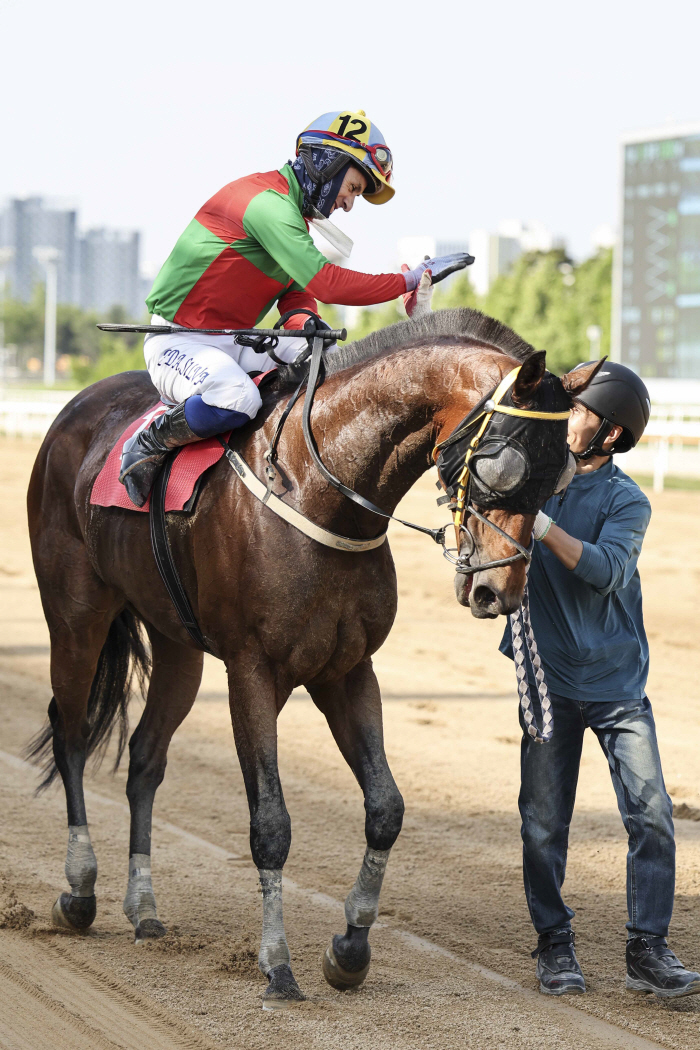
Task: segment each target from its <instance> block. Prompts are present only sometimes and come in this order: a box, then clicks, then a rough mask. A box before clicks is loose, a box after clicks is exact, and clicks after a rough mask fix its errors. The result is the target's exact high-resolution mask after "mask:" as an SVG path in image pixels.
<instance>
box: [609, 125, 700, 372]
mask: <svg viewBox="0 0 700 1050" xmlns="http://www.w3.org/2000/svg"><path fill="white" fill-rule="evenodd" d="M620 181H621V196H622V202H621V208H620V211H621V216H620V217H621V230H620V237H619V242H618V249H617V251H616V253H615V280H614V289H613V291H614V294H613V304H614V305H613V357H614V359H615V360H618V361H622V363H623V364H626V365H629V366H630V368H633V369H634V370H635V371H636V372H638V373H639V374H640V375H642V376H657V377H661V378H663V377H669V378H674V377H675V378H679V379H700V125H695V126H686V127H680V128H676V129H666V130H661V131H659V130H657V131H648V132H640V133H636V134H630V135H628V136H625V138H624V139H623V142H622V175H621V180H620Z"/></svg>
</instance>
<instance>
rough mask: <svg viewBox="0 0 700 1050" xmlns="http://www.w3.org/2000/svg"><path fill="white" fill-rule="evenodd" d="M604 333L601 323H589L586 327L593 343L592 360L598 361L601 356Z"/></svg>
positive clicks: (589, 340) (588, 337)
mask: <svg viewBox="0 0 700 1050" xmlns="http://www.w3.org/2000/svg"><path fill="white" fill-rule="evenodd" d="M602 335H603V329H602V328H601V327H600V325H599V324H589V326H588V328H587V329H586V338H587V339H588V342H589V343H590V344H591V361H597V360H598V358H599V357H600V340H601V337H602Z"/></svg>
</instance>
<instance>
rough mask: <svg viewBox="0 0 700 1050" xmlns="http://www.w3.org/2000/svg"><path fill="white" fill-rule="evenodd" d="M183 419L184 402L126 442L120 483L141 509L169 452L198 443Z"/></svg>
mask: <svg viewBox="0 0 700 1050" xmlns="http://www.w3.org/2000/svg"><path fill="white" fill-rule="evenodd" d="M201 440H202V438H201V437H200V436H199V434H195V432H194V430H192V428H191V427H190V425H189V423H188V422H187V420H186V419H185V402H184V401H183V402H182V403H181V404H179V405H176V406H175V408H169V409H168V411H167V412H163V414H162V415H161V416H157V417H156V418H155V419H154V420H153V422H152V423H150V424H149V425H148V426H147V427H146V428H145V429H144V430H142V431H141V432H140V433H138V434H134V436H133V437H131V438H129V440H128V441H127V442H126V443H125V445H124V449H123V451H122V462H121V470H120V473H119V480H120V481H121V483H122V485H123V486H124V488H125V489H126V491H127V493H128V495H129V499H130V500H131V502H132V503H135V504H136V506H137V507H142V506H143V505H144V503H145V502H146V500H147V499H148V494H149V492H150V491H151V488H152V486H153V482H154V481H155V478H156V474H157V473H158V471H159V469H160V467H161V466H162V463H163V460H164V459H165V457H166V455H167V453H168V452H170V450H171V449H174V448H178V447H179V446H180V445H191V444H192V442H193V441H201Z"/></svg>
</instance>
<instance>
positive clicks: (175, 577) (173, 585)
mask: <svg viewBox="0 0 700 1050" xmlns="http://www.w3.org/2000/svg"><path fill="white" fill-rule="evenodd" d="M180 451H181V449H179V448H178V449H175V450H174V451H173V452H171V453H170V455H169V456H168V457H167V459H166V460H165V463H164V464H163V466H162V468H161V470H160V471H159V472H158V476H157V477H156V480H155V483H154V485H153V489H152V491H151V511H150V514H149V518H150V525H151V546H152V547H153V557H154V558H155V560H156V565H157V566H158V572H159V573H160V576H161V579H162V581H163V583H164V584H165V589H166V590H167V592H168V594H169V595H170V598H171V601H172V603H173V605H174V606H175V609H176V611H177V614H178V616H179V617H180V620H181V621H182V625H183V627H184V628H185V630H186V631H187V633H188V634H189V636H190V638H192V640H193V641H195V642H196V643H197V645H198V646H199V648H200V649H204V651H205V653H210V652H211V649H210V648H209V646H208V645H207V643H206V642H205V641H204V635H203V634H202V632H201V630H200V629H199V624H198V623H197V618H196V616H195V615H194V612H193V610H192V606H191V605H190V600H189V598H188V597H187V591H186V590H185V588H184V585H183V583H182V580H181V579H180V575H179V573H178V571H177V566H176V565H175V559H174V558H173V552H172V550H171V548H170V541H169V540H168V527H167V522H166V518H165V494H166V492H167V491H168V481H169V479H170V472H171V470H172V469H173V463H174V462H175V459H176V457H177V456H178V454H179V453H180Z"/></svg>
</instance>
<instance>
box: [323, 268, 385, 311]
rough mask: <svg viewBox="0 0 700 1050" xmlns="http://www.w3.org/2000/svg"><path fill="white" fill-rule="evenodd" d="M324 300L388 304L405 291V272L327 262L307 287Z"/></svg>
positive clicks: (342, 302)
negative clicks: (374, 270) (375, 270)
mask: <svg viewBox="0 0 700 1050" xmlns="http://www.w3.org/2000/svg"><path fill="white" fill-rule="evenodd" d="M306 290H307V292H311V293H312V295H314V296H315V297H316V299H320V300H321V302H322V303H337V304H338V306H373V305H374V304H375V303H388V302H389V300H391V299H397V298H398V297H399V296H400V295H403V294H404V293H405V291H406V281H405V279H404V276H403V274H402V273H377V274H373V273H358V272H357V271H356V270H345V269H343V267H342V266H334V265H333V264H332V263H327V264H326V265H325V266H323V267H321V269H320V270H319V272H318V273H317V274H316V276H315V277H313V278H312V279H311V280H310V281H309V283H308V285H307V286H306Z"/></svg>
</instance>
